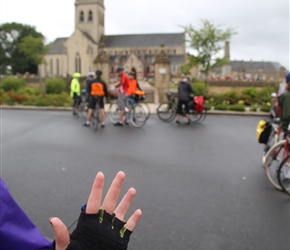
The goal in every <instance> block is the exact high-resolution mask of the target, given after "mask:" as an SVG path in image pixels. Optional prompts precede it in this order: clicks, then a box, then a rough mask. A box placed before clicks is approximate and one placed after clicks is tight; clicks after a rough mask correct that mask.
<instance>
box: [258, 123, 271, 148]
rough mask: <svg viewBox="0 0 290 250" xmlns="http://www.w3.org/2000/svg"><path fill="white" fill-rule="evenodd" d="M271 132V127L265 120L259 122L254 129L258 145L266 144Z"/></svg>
mask: <svg viewBox="0 0 290 250" xmlns="http://www.w3.org/2000/svg"><path fill="white" fill-rule="evenodd" d="M271 131H272V125H271V123H270V122H268V121H266V120H260V121H259V122H258V124H257V128H256V138H257V140H258V142H259V143H261V144H266V143H267V142H268V140H269V137H270V134H271Z"/></svg>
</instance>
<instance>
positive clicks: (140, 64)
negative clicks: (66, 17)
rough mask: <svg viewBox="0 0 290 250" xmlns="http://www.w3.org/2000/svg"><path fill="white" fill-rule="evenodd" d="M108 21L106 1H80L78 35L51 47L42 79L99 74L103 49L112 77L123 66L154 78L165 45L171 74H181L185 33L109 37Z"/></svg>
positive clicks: (74, 34) (77, 24) (74, 33)
mask: <svg viewBox="0 0 290 250" xmlns="http://www.w3.org/2000/svg"><path fill="white" fill-rule="evenodd" d="M104 19H105V7H104V1H103V0H76V1H75V31H74V32H73V34H72V35H71V36H70V37H65V38H57V39H56V40H55V41H54V42H53V43H52V44H51V46H50V50H49V52H48V53H47V54H46V55H45V62H46V63H45V64H43V65H40V74H41V76H43V77H46V76H62V77H67V76H71V75H72V74H73V73H74V72H80V73H81V74H82V75H83V76H85V75H87V74H88V72H90V71H95V70H96V66H95V64H94V61H95V59H96V57H97V55H98V51H99V49H100V47H101V46H102V47H104V51H105V52H106V53H107V55H108V57H109V61H110V74H111V75H114V73H115V70H116V68H117V67H118V66H120V65H122V66H124V67H125V70H126V71H130V70H131V68H132V67H135V69H136V70H137V72H138V76H139V78H144V77H153V76H154V62H155V58H156V55H157V54H158V53H159V52H160V45H161V44H164V45H165V47H164V48H163V49H164V50H165V52H166V53H167V54H168V56H169V58H170V70H171V74H172V75H177V74H179V67H180V66H181V65H182V64H184V62H185V53H186V52H185V34H184V33H170V34H162V33H161V34H136V35H105V23H104Z"/></svg>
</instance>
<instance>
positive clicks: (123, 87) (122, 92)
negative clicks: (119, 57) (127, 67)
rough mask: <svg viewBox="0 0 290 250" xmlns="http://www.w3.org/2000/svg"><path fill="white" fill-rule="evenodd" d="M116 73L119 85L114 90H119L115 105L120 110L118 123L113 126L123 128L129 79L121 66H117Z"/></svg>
mask: <svg viewBox="0 0 290 250" xmlns="http://www.w3.org/2000/svg"><path fill="white" fill-rule="evenodd" d="M117 73H118V75H119V77H120V78H121V79H120V83H119V84H118V85H117V86H115V88H119V91H118V99H117V103H118V106H119V110H120V117H119V121H118V122H117V123H115V124H114V125H115V126H120V127H121V126H123V118H124V110H125V106H126V98H127V96H128V88H129V78H128V75H127V74H126V73H125V72H124V68H123V67H122V66H119V67H118V68H117Z"/></svg>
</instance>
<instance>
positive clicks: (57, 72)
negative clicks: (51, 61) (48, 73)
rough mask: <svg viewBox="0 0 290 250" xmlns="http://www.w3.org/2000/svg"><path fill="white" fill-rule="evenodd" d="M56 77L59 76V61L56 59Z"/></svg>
mask: <svg viewBox="0 0 290 250" xmlns="http://www.w3.org/2000/svg"><path fill="white" fill-rule="evenodd" d="M56 75H57V76H59V60H58V59H56Z"/></svg>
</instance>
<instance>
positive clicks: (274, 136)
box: [263, 118, 281, 164]
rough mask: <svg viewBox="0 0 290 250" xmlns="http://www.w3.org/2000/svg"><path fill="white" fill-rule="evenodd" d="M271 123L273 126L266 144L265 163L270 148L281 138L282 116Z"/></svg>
mask: <svg viewBox="0 0 290 250" xmlns="http://www.w3.org/2000/svg"><path fill="white" fill-rule="evenodd" d="M269 123H270V126H271V133H270V135H269V138H268V140H267V142H266V143H265V144H264V155H263V164H264V162H265V157H266V154H267V152H268V150H269V149H270V148H271V147H272V146H273V145H274V144H275V143H277V142H278V141H279V140H280V135H281V126H279V124H280V118H274V119H273V121H271V122H269Z"/></svg>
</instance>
